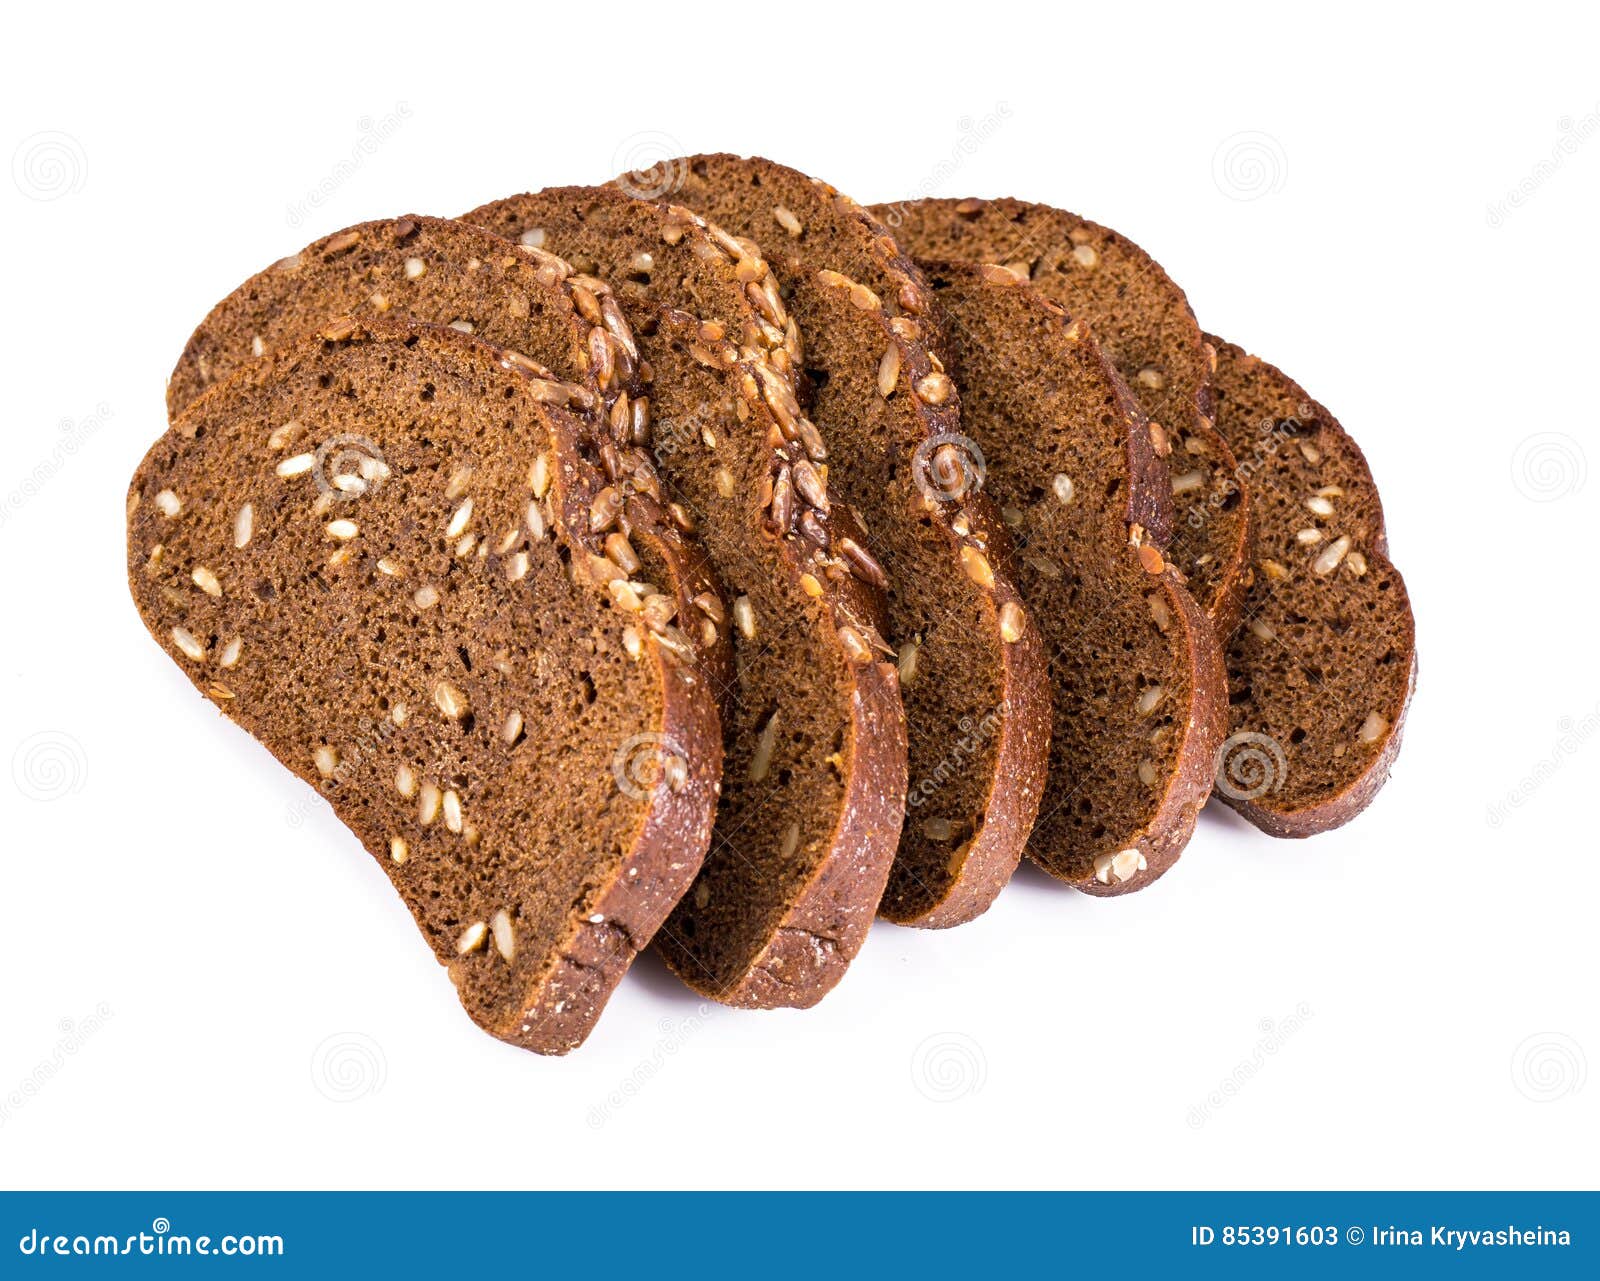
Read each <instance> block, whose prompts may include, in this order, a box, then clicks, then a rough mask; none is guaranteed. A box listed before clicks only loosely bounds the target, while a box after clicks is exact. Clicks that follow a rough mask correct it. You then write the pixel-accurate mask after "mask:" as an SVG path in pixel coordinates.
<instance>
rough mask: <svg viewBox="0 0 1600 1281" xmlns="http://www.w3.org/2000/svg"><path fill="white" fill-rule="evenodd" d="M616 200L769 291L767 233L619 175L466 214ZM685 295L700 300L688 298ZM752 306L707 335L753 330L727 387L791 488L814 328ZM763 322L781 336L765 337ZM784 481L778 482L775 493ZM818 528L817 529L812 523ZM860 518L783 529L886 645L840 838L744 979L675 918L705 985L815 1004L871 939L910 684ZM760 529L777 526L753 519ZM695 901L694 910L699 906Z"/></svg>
mask: <svg viewBox="0 0 1600 1281" xmlns="http://www.w3.org/2000/svg"><path fill="white" fill-rule="evenodd" d="M608 202H609V203H612V204H615V203H616V202H621V204H622V205H625V206H627V207H628V208H629V209H644V210H649V211H650V212H649V218H650V219H651V221H652V226H653V227H654V229H655V230H654V233H653V234H654V236H655V237H657V239H655V240H653V241H652V244H653V245H654V246H655V248H656V250H657V252H659V253H663V254H664V253H665V252H666V250H664V249H661V248H660V246H661V245H668V246H673V247H676V246H677V245H679V244H680V243H687V244H689V245H690V246H691V249H692V250H693V252H695V254H696V256H697V257H698V258H699V259H700V260H701V261H703V262H706V263H712V264H720V265H718V266H717V267H716V269H717V270H718V271H720V272H722V273H723V274H724V275H726V276H728V277H729V278H731V279H740V278H741V277H739V276H738V275H737V273H738V272H741V271H742V272H743V273H744V277H745V278H753V281H752V282H751V283H749V285H748V286H740V287H739V288H740V291H741V295H740V296H741V297H749V294H748V292H747V288H748V289H755V288H756V287H757V283H758V282H760V281H762V280H763V279H765V278H766V277H767V268H766V264H765V262H764V260H763V259H762V257H761V254H760V250H759V247H758V246H756V245H755V244H754V243H753V242H750V241H747V240H742V239H740V238H737V237H734V236H731V235H729V234H728V233H726V232H724V231H723V230H722V229H720V228H718V227H716V226H715V225H714V224H711V223H708V222H707V221H706V220H705V219H703V218H701V217H700V216H699V215H698V214H695V213H693V212H691V211H689V210H687V209H683V208H681V207H679V206H675V205H669V204H659V205H656V204H650V203H647V202H641V201H634V200H632V199H630V198H629V197H628V196H626V195H624V194H622V193H621V192H620V191H617V190H616V189H614V188H609V187H608V188H588V187H559V188H549V189H547V190H545V191H542V192H538V193H529V194H527V195H523V196H512V197H508V198H505V199H502V200H498V201H494V202H491V203H490V204H487V205H484V206H482V207H480V208H478V209H475V210H473V211H472V212H471V213H469V214H467V215H466V217H465V220H466V221H469V222H473V223H476V224H479V225H482V226H486V227H489V228H496V229H501V230H506V229H514V228H517V227H520V228H521V229H522V230H524V231H526V230H527V229H528V228H533V227H539V228H544V227H546V226H547V225H548V224H549V223H550V222H552V221H554V219H553V218H552V217H551V212H552V211H555V212H561V211H573V210H577V211H581V210H584V209H592V208H594V207H595V206H597V205H601V204H605V203H608ZM541 219H542V221H541ZM580 221H581V218H580ZM615 283H616V282H615V281H613V284H615ZM683 301H684V302H685V303H686V304H687V303H689V302H691V300H690V299H688V298H687V297H685V298H684V299H683ZM740 305H741V311H740V314H739V315H738V316H737V317H729V318H727V319H728V320H729V321H730V322H738V323H736V324H735V325H734V332H732V333H730V334H727V335H723V336H722V337H720V338H701V339H699V341H701V342H704V343H707V344H708V354H713V353H712V352H711V351H710V350H709V348H711V347H715V345H716V344H717V343H719V342H722V341H726V340H729V339H731V340H732V341H739V339H740V338H741V336H742V337H743V339H744V341H743V345H742V346H741V347H739V348H737V349H734V357H735V358H734V359H733V360H732V361H729V362H727V363H726V365H725V381H726V385H727V387H728V389H729V391H730V392H731V393H732V394H733V395H734V396H736V397H737V398H738V400H739V402H740V403H741V404H742V406H743V411H744V421H745V427H744V428H742V430H747V431H751V432H756V433H762V434H764V435H765V436H766V438H767V440H768V442H769V449H770V476H771V477H772V478H774V480H776V478H778V477H779V476H780V475H782V476H783V477H784V479H783V480H782V482H781V486H787V485H789V483H790V482H789V480H788V479H787V476H788V474H789V472H790V471H791V469H792V468H793V467H794V466H795V465H797V464H799V463H801V462H806V460H807V458H808V455H807V448H808V447H807V445H806V442H807V440H808V439H809V438H811V437H812V436H813V435H814V434H816V432H817V429H816V428H815V427H814V426H813V425H812V424H811V423H810V422H809V420H805V421H803V422H802V421H801V420H802V419H803V415H801V413H800V406H799V403H798V399H797V397H796V393H795V371H796V368H797V365H798V356H799V351H800V336H799V335H798V333H797V332H796V331H795V328H794V326H793V324H792V322H790V320H789V318H788V316H787V315H786V314H785V312H784V309H783V306H782V301H781V299H780V298H779V297H778V294H777V291H776V289H773V290H771V291H770V295H763V297H762V302H761V307H762V308H763V309H764V311H762V312H761V313H759V314H758V312H757V311H756V310H753V308H754V306H755V304H754V302H753V301H751V302H744V303H741V304H740ZM659 321H660V323H661V324H663V325H666V326H678V327H681V328H682V330H683V331H684V333H685V335H688V334H691V333H694V332H695V331H696V330H697V329H700V327H701V326H702V321H701V318H699V317H697V316H695V315H694V314H693V313H692V312H691V311H688V310H686V309H684V308H681V307H677V306H669V307H664V308H661V309H660V313H659ZM758 322H760V323H758ZM763 326H764V327H763ZM741 329H742V331H743V333H742V335H741V333H740V332H739V331H740V330H741ZM762 334H768V335H770V337H768V338H767V339H765V340H763V339H762V338H761V335H762ZM780 335H781V336H782V339H781V341H779V336H780ZM769 343H770V344H772V345H770V346H769V345H767V344H769ZM708 367H710V366H708ZM773 402H776V404H774V403H773ZM779 407H782V408H783V413H782V419H783V420H787V421H788V422H790V423H791V424H794V425H793V426H791V427H790V428H789V429H787V430H786V427H785V422H784V421H781V420H780V414H779ZM818 439H819V440H820V437H819V436H818ZM807 465H809V462H807ZM781 486H780V485H779V484H777V483H774V484H773V486H772V488H773V493H774V496H776V494H777V491H778V489H779V488H781ZM766 506H767V509H768V510H769V511H773V510H776V508H775V507H774V505H773V500H772V499H768V500H767V504H766ZM808 528H809V529H810V531H811V532H807V529H808ZM860 528H861V527H860V524H859V522H858V521H857V519H856V518H855V515H854V513H853V511H852V510H851V509H850V508H849V506H848V505H847V504H845V503H844V502H842V501H832V502H831V503H830V510H829V512H828V513H827V525H826V528H825V529H824V530H823V531H822V532H823V533H825V534H826V536H827V542H826V543H825V544H819V543H818V542H817V541H816V540H815V538H814V537H813V536H812V535H813V534H814V533H815V532H817V526H816V524H815V523H813V524H811V525H810V526H809V527H808V526H807V525H805V524H804V523H796V522H792V521H791V524H790V526H789V527H787V528H779V529H776V531H775V534H776V538H777V544H778V547H779V550H780V555H781V557H782V559H783V563H784V564H785V565H786V566H787V568H788V571H789V576H790V583H791V585H792V587H793V588H794V590H796V591H797V592H798V591H799V590H800V589H801V586H802V576H806V577H810V578H811V579H812V580H813V581H814V582H815V584H816V586H817V588H818V592H817V593H816V594H815V599H816V600H817V601H818V603H819V604H820V605H821V607H822V609H823V611H824V613H825V615H826V617H827V619H828V620H829V622H830V625H831V629H832V631H831V634H832V636H833V637H834V639H833V641H832V645H833V647H834V648H835V649H836V651H837V652H838V653H839V654H841V655H842V656H845V657H846V658H847V659H848V658H849V654H850V649H849V648H848V646H847V645H846V643H845V637H846V634H847V633H848V634H852V635H853V636H854V638H855V641H856V643H860V642H861V641H865V644H866V647H867V648H868V649H869V650H870V651H871V653H872V655H873V657H872V658H871V660H870V661H853V660H852V661H848V663H847V670H848V672H849V677H850V693H849V698H848V707H847V708H846V712H847V715H848V726H849V735H848V737H849V746H850V757H849V770H848V775H847V777H845V779H844V786H843V801H842V803H841V805H840V808H839V812H838V814H837V816H836V817H835V819H834V821H833V823H832V825H831V829H830V831H831V836H830V840H829V844H828V847H827V849H826V851H825V852H824V853H822V854H821V855H820V856H818V857H817V858H816V860H815V865H814V867H813V868H812V869H811V875H810V876H809V878H808V880H807V881H806V883H805V884H804V885H803V886H802V887H801V888H800V890H799V892H798V893H796V894H794V895H793V896H791V897H790V899H789V900H788V902H787V904H786V906H785V908H784V911H783V912H782V914H781V917H780V919H779V920H778V921H777V922H776V924H775V926H774V927H773V928H772V929H771V930H770V931H769V932H768V933H767V936H766V939H765V942H764V943H763V944H762V945H761V946H760V947H758V948H756V949H755V950H754V951H753V952H752V954H751V956H750V957H749V959H748V962H747V963H746V964H744V965H743V966H742V969H741V972H740V973H738V974H737V975H735V976H734V977H733V978H732V980H731V981H727V982H712V981H710V980H709V979H708V976H707V975H706V974H705V973H704V971H703V969H702V968H701V967H700V965H699V964H698V963H697V961H696V958H695V957H694V956H693V954H692V953H691V951H690V949H689V948H688V947H687V946H685V945H684V944H683V943H682V941H681V940H679V939H677V938H675V936H674V929H673V927H671V926H669V927H668V928H667V929H666V930H664V931H663V932H662V935H661V937H660V938H659V940H658V943H657V946H658V950H659V951H660V952H661V953H662V955H663V957H664V959H665V960H666V962H667V964H668V966H669V968H671V969H672V970H673V972H674V973H675V974H677V975H678V977H679V978H681V979H682V980H683V981H684V982H685V983H687V984H688V985H689V986H690V987H692V988H694V989H695V990H696V991H699V992H701V993H703V994H704V995H706V996H709V997H711V998H712V999H714V1000H717V1001H721V1002H723V1003H726V1004H731V1005H739V1006H745V1007H749V1008H778V1007H804V1006H809V1005H812V1004H815V1003H816V1002H817V1001H818V1000H820V999H821V998H822V997H823V996H824V995H825V994H826V993H827V992H828V991H829V990H831V988H832V987H833V986H834V985H835V984H836V983H837V982H838V981H839V979H840V978H841V977H842V975H843V974H844V971H845V969H846V968H847V966H848V964H849V962H850V961H851V960H852V959H854V957H855V956H856V954H857V953H858V952H859V950H860V948H861V945H862V943H863V942H864V941H865V938H866V934H867V929H868V927H869V926H870V924H871V920H872V916H873V913H874V912H875V910H876V908H877V905H878V902H879V899H880V898H881V897H882V893H883V886H884V882H885V880H886V879H887V876H888V872H889V866H890V863H891V861H892V859H893V855H894V849H895V845H896V843H897V841H898V838H899V830H900V827H899V825H900V815H901V814H902V813H903V810H904V804H905V791H906V740H905V723H904V712H903V710H902V708H901V706H900V700H899V687H898V682H897V680H896V679H895V678H894V676H893V674H892V673H893V669H892V668H889V669H888V670H887V671H886V670H885V665H884V663H883V661H882V660H883V659H884V658H887V657H888V656H889V655H891V654H892V653H893V650H892V649H890V648H889V646H888V645H887V643H886V642H885V641H884V639H883V635H882V628H883V619H884V614H885V602H884V596H883V592H882V588H881V586H879V585H877V584H875V583H874V582H872V581H870V578H869V577H866V576H863V574H862V573H861V572H852V571H850V570H849V568H848V566H845V565H844V563H843V561H840V560H838V558H837V548H838V547H839V546H840V545H841V544H842V540H843V539H844V538H845V537H848V536H850V535H851V534H852V533H855V534H857V535H859V533H860ZM750 536H751V537H769V536H770V535H769V534H767V533H765V532H762V531H757V530H755V529H752V530H751V531H750ZM825 567H826V568H832V569H840V568H843V569H844V570H845V572H843V573H829V572H824V569H825ZM682 908H683V910H685V911H687V910H688V909H689V904H688V903H685V904H684V905H682Z"/></svg>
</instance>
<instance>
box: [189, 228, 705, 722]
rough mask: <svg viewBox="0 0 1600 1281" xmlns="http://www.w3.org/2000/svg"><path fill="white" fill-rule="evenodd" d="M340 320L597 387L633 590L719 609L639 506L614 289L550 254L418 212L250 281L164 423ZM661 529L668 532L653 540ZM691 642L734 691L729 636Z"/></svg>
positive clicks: (649, 492)
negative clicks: (398, 319) (652, 587)
mask: <svg viewBox="0 0 1600 1281" xmlns="http://www.w3.org/2000/svg"><path fill="white" fill-rule="evenodd" d="M347 314H348V315H354V316H358V317H360V316H374V315H383V314H405V315H409V316H412V317H415V318H416V319H418V320H423V321H429V322H433V323H437V324H449V325H450V326H452V327H453V328H456V329H460V330H462V331H464V332H467V333H475V334H477V335H478V337H480V338H484V339H486V340H487V341H489V342H492V343H496V344H499V345H501V346H504V347H507V348H509V349H511V350H512V351H515V352H518V353H519V354H520V355H521V356H523V357H527V358H529V359H531V360H532V361H533V363H534V365H537V366H539V367H540V369H539V371H538V372H540V373H541V375H542V376H544V377H547V378H554V379H558V380H562V381H567V382H575V383H579V384H582V385H584V386H587V387H589V388H590V389H591V390H593V391H594V392H595V393H596V394H597V395H598V396H599V397H600V398H601V402H602V405H603V407H604V409H605V412H606V415H607V420H608V422H609V424H610V426H611V428H612V437H613V441H614V446H613V447H612V448H611V449H609V450H608V451H607V452H606V453H605V455H604V457H603V459H602V461H603V463H604V465H605V466H606V467H607V469H608V472H609V474H610V476H611V479H612V480H613V482H614V484H615V489H616V494H617V496H618V498H619V499H620V501H621V509H620V510H619V512H618V513H617V516H618V520H619V522H620V526H621V528H620V529H619V530H618V531H617V537H618V538H629V537H632V538H634V540H635V545H634V548H633V551H634V553H636V554H635V555H632V556H628V555H624V557H623V560H622V568H624V569H625V570H626V571H627V573H628V575H629V577H630V579H632V580H633V581H642V582H646V583H659V584H661V585H662V586H663V587H665V588H667V589H668V590H669V591H670V592H671V594H672V596H673V598H674V599H675V600H676V601H677V604H678V613H679V615H680V616H688V615H690V614H695V615H698V613H699V611H698V609H697V607H696V606H695V604H694V602H695V600H696V599H697V598H700V597H702V596H705V595H707V594H708V593H709V594H710V595H711V596H712V597H713V598H715V599H718V600H720V599H722V597H723V593H722V589H721V587H720V585H719V584H718V583H717V581H716V578H715V575H714V574H713V573H712V571H711V568H710V563H709V561H707V559H706V558H705V556H704V555H702V554H701V552H700V550H699V547H698V545H697V544H696V542H695V540H694V539H693V538H692V537H685V536H683V535H682V533H681V531H676V530H673V529H671V527H670V525H667V524H664V523H663V522H662V521H661V520H660V519H659V515H660V513H659V511H658V510H657V511H654V512H647V513H644V514H643V515H640V514H639V513H638V512H637V511H636V510H635V509H636V508H637V507H638V506H639V505H640V504H641V503H645V504H650V503H659V501H660V498H661V494H660V484H659V480H658V478H657V477H656V473H655V471H654V469H653V468H648V469H646V471H645V472H644V473H640V475H639V476H638V477H637V478H636V476H635V464H636V463H637V462H638V461H639V460H641V459H644V458H645V457H646V455H645V454H643V453H641V452H640V451H641V450H643V449H647V448H648V446H649V443H650V402H649V398H648V397H647V396H646V395H645V394H644V387H643V380H642V376H641V371H640V369H639V363H638V346H637V344H636V342H635V340H634V337H633V333H632V331H631V330H630V329H629V327H628V324H627V321H626V320H625V319H624V317H623V315H622V312H621V309H620V308H619V307H618V306H617V303H616V300H615V299H614V298H613V297H612V296H611V291H610V289H609V287H608V286H607V285H606V284H605V283H604V282H602V281H600V280H596V279H595V278H593V277H588V276H580V275H577V274H575V273H574V272H573V270H572V268H571V267H570V266H569V265H568V264H567V263H565V262H563V261H562V260H561V259H559V258H557V257H556V256H555V255H554V254H550V253H547V252H545V251H544V250H541V249H536V248H532V247H530V246H526V245H515V244H512V243H511V242H510V241H506V240H503V239H501V238H500V237H498V236H494V235H491V234H490V233H489V232H487V231H485V230H483V229H482V228H481V227H473V226H469V225H468V224H466V223H461V222H452V221H450V220H448V219H443V218H425V217H421V216H420V215H417V214H408V215H406V216H404V217H401V218H390V219H384V220H381V221H378V222H367V223H361V224H359V225H357V226H354V227H346V228H345V229H343V230H342V231H337V232H334V233H333V234H332V235H329V236H324V237H323V238H322V239H320V240H318V241H316V242H314V243H312V244H310V245H307V246H306V247H305V248H304V249H303V250H301V251H300V252H299V253H297V254H293V255H291V256H290V257H288V258H284V259H281V260H279V261H278V262H276V263H274V264H273V265H272V266H271V267H268V268H267V269H266V270H265V271H261V272H258V273H257V274H256V275H254V276H252V277H251V278H250V279H249V280H247V281H245V283H244V284H242V285H240V286H239V288H237V289H235V290H234V291H233V292H232V293H231V294H229V295H228V296H227V297H226V298H224V299H223V300H222V301H221V302H219V303H218V304H217V305H216V306H215V307H213V308H212V309H211V313H210V314H209V315H208V316H207V317H206V318H205V320H204V321H202V322H201V323H200V325H199V327H198V328H197V329H196V330H195V332H194V334H193V336H192V337H191V338H190V339H189V342H188V344H187V346H186V347H185V348H184V351H183V355H182V356H181V357H179V359H178V364H177V367H176V368H175V369H174V370H173V373H172V377H171V379H170V380H169V381H168V383H167V410H168V415H169V417H170V418H172V419H176V417H177V415H178V413H179V412H180V411H181V410H183V409H184V408H185V407H187V406H188V405H189V404H190V403H191V401H192V400H193V399H194V398H195V397H196V396H197V395H199V394H200V393H201V392H202V391H203V390H204V389H205V388H206V387H207V386H210V385H214V384H215V383H216V382H217V381H218V380H221V379H226V378H227V377H228V376H230V375H231V374H232V373H233V372H235V371H236V370H238V369H239V368H241V367H242V366H244V365H245V364H248V363H249V362H250V361H251V360H253V359H257V358H258V357H259V356H260V355H261V354H263V353H266V352H271V351H275V350H277V349H278V348H280V347H282V346H286V345H293V344H295V343H297V342H299V341H302V340H303V339H304V338H305V337H306V336H308V335H310V334H313V333H316V332H317V331H318V330H319V328H320V327H321V326H322V325H323V324H325V323H326V321H327V319H328V317H330V316H342V315H347ZM530 368H532V366H530ZM663 530H664V531H666V532H667V535H668V536H667V538H666V539H664V540H658V539H657V537H656V533H657V531H663ZM613 542H615V540H613ZM635 561H637V562H638V563H637V564H636V563H635ZM689 636H690V640H691V642H692V643H693V644H695V645H697V646H700V647H701V648H702V649H703V651H704V652H703V655H702V657H703V662H704V667H705V670H706V672H707V674H708V677H709V679H710V680H711V681H712V683H713V685H714V686H715V687H716V688H717V689H718V691H719V694H720V693H722V692H724V691H726V690H728V689H729V688H730V687H731V684H732V679H733V671H732V647H731V645H730V643H729V641H728V635H727V628H726V627H725V626H724V627H705V628H702V627H694V628H690V629H689Z"/></svg>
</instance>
